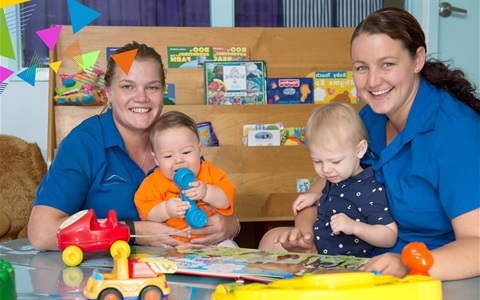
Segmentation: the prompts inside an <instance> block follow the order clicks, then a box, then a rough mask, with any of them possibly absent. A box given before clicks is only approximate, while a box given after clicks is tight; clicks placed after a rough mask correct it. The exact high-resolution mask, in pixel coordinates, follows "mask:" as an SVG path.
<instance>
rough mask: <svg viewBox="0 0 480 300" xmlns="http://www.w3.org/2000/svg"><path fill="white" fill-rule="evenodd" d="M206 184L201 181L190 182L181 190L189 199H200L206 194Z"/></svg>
mask: <svg viewBox="0 0 480 300" xmlns="http://www.w3.org/2000/svg"><path fill="white" fill-rule="evenodd" d="M207 190H208V186H207V184H206V183H204V182H203V181H195V182H191V183H190V188H189V189H187V190H183V194H184V195H185V196H186V197H187V198H188V199H190V200H202V199H204V198H205V196H206V195H207Z"/></svg>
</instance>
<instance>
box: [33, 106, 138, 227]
mask: <svg viewBox="0 0 480 300" xmlns="http://www.w3.org/2000/svg"><path fill="white" fill-rule="evenodd" d="M144 178H145V174H144V173H143V171H142V170H141V169H140V167H139V166H137V164H136V163H135V162H134V161H133V160H132V159H130V157H129V155H128V153H127V151H126V149H125V144H124V142H123V139H122V137H121V135H120V133H119V131H118V129H117V127H116V126H115V124H114V122H113V116H112V112H111V110H108V111H107V112H106V113H105V114H103V115H102V116H93V117H90V118H88V119H86V120H85V121H83V122H82V123H81V124H80V125H78V126H77V127H76V128H74V129H73V130H72V131H71V132H70V134H68V136H66V137H65V138H64V139H63V140H62V142H61V143H60V145H59V147H58V149H57V153H56V154H55V159H54V160H53V162H52V164H51V166H50V168H49V170H48V172H47V174H46V175H45V177H44V178H43V180H42V182H41V183H40V186H39V188H38V190H37V196H36V200H35V204H34V205H46V206H51V207H54V208H57V209H59V210H61V211H63V212H65V213H67V214H69V215H71V214H73V213H76V212H78V211H80V210H83V209H88V208H93V209H94V210H95V214H96V216H97V217H98V218H105V217H106V216H107V212H108V211H109V210H110V209H114V210H115V211H116V212H117V216H118V219H119V220H125V219H132V220H140V218H139V216H138V212H137V209H136V207H135V203H134V201H133V197H134V194H135V192H136V191H137V189H138V187H139V186H140V183H141V182H142V181H143V179H144Z"/></svg>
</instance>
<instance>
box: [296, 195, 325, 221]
mask: <svg viewBox="0 0 480 300" xmlns="http://www.w3.org/2000/svg"><path fill="white" fill-rule="evenodd" d="M319 198H320V194H318V193H304V194H301V195H300V196H298V197H297V199H295V201H294V202H293V204H292V210H293V215H294V216H296V215H297V214H298V212H299V211H300V210H302V209H304V208H306V207H310V206H312V205H314V204H316V203H317V201H318V199H319Z"/></svg>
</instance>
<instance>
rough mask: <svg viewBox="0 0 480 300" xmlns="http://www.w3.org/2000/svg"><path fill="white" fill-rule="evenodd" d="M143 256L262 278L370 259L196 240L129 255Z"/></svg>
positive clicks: (189, 268)
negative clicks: (216, 244) (259, 248)
mask: <svg viewBox="0 0 480 300" xmlns="http://www.w3.org/2000/svg"><path fill="white" fill-rule="evenodd" d="M140 257H150V258H158V259H166V260H169V261H172V262H174V263H176V264H177V272H176V273H177V274H186V275H198V276H209V277H219V278H234V279H236V278H242V279H245V280H253V281H260V282H271V281H275V280H277V279H282V278H290V277H298V276H303V275H309V274H318V273H326V272H347V271H348V272H352V271H355V270H357V269H358V268H359V267H360V266H362V265H363V264H364V263H366V262H367V260H368V258H359V257H353V256H340V255H335V256H329V255H320V254H306V253H293V252H276V251H264V250H257V249H248V248H230V247H216V246H204V245H193V244H183V245H180V246H177V247H175V248H167V249H159V248H152V247H142V246H138V247H135V248H133V249H132V254H131V255H130V258H140ZM82 265H85V266H90V267H112V266H113V260H112V258H111V257H110V256H109V254H108V253H104V254H103V257H101V258H95V257H93V258H90V259H87V260H85V261H84V262H83V263H82Z"/></svg>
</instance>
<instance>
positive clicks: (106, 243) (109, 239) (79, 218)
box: [57, 209, 130, 267]
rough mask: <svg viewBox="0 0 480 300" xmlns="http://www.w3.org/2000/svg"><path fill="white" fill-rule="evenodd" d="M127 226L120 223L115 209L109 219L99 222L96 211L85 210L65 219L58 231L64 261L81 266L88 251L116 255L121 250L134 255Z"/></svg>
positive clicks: (109, 214) (58, 243) (110, 212)
mask: <svg viewBox="0 0 480 300" xmlns="http://www.w3.org/2000/svg"><path fill="white" fill-rule="evenodd" d="M129 238H130V231H129V228H128V226H127V225H125V224H121V223H118V220H117V214H116V212H115V211H114V210H110V211H109V212H108V215H107V218H106V219H105V220H97V217H96V216H95V212H94V211H93V209H89V210H82V211H80V212H77V213H76V214H74V215H72V216H70V217H69V218H68V219H67V220H65V221H64V222H63V223H62V225H60V228H59V230H58V232H57V245H58V248H60V250H62V251H63V254H62V259H63V262H64V263H65V264H66V265H68V266H71V267H74V266H78V265H79V264H80V263H81V262H82V260H83V253H84V252H95V251H105V250H109V249H110V253H111V254H112V256H113V255H114V254H116V253H117V249H118V248H123V249H124V250H125V251H126V252H127V253H128V254H127V256H128V255H130V246H129V245H128V240H129Z"/></svg>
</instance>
